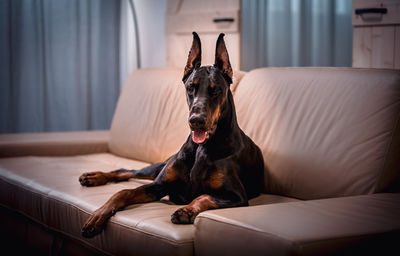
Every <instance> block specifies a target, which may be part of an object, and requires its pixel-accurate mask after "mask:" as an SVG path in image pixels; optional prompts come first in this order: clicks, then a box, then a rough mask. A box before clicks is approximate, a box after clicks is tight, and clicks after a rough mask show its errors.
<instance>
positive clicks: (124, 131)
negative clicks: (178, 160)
mask: <svg viewBox="0 0 400 256" xmlns="http://www.w3.org/2000/svg"><path fill="white" fill-rule="evenodd" d="M182 75H183V69H182V68H181V69H179V68H158V69H156V68H154V69H140V70H136V71H133V72H132V73H131V74H130V75H129V77H128V79H127V81H126V82H125V85H124V87H123V89H122V92H121V95H120V97H119V99H118V103H117V108H116V110H115V113H114V117H113V121H112V125H111V131H110V141H109V148H110V151H111V152H112V153H114V154H116V155H119V156H124V157H128V158H132V159H136V160H140V161H144V162H149V163H155V162H160V161H165V160H166V159H167V158H168V157H169V156H171V155H172V154H174V153H176V152H177V151H178V150H179V148H180V146H182V144H183V143H184V142H185V140H186V138H187V136H188V135H189V128H188V125H187V117H188V112H189V111H188V107H187V104H186V96H185V89H184V85H183V83H182Z"/></svg>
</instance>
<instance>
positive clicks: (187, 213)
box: [171, 195, 248, 224]
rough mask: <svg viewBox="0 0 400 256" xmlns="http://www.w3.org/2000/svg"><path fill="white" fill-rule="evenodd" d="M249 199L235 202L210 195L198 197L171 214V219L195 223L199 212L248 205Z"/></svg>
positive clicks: (178, 221)
mask: <svg viewBox="0 0 400 256" xmlns="http://www.w3.org/2000/svg"><path fill="white" fill-rule="evenodd" d="M247 204H248V203H247V201H244V200H241V201H240V202H239V201H238V202H235V201H231V200H223V199H218V198H216V197H213V196H210V195H201V196H199V197H196V198H195V199H194V200H193V201H192V202H191V203H190V204H188V205H185V206H183V207H181V208H179V209H178V210H176V211H175V212H174V213H173V214H172V215H171V221H172V223H175V224H193V223H194V219H195V218H196V216H197V215H199V213H201V212H204V211H206V210H211V209H217V208H228V207H237V206H244V205H247Z"/></svg>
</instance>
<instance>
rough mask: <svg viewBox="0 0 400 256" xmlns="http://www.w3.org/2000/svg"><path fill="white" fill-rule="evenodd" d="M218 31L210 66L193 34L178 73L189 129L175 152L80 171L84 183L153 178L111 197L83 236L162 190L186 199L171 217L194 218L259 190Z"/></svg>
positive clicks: (258, 162) (257, 168) (260, 168)
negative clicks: (134, 166)
mask: <svg viewBox="0 0 400 256" xmlns="http://www.w3.org/2000/svg"><path fill="white" fill-rule="evenodd" d="M223 36H224V35H223V34H220V36H219V38H218V40H217V47H216V57H215V64H214V66H201V65H200V63H201V43H200V39H199V37H198V35H197V34H196V33H193V44H192V47H191V50H190V53H189V56H188V61H187V65H186V67H185V71H184V77H183V82H184V85H185V88H186V96H187V103H188V106H189V109H190V116H189V126H190V128H191V130H192V133H191V134H190V135H189V137H188V138H187V140H186V142H185V143H184V144H183V146H182V147H181V149H180V150H179V152H178V153H177V154H175V155H173V156H171V157H170V158H169V159H168V160H166V161H165V162H162V163H157V164H154V165H151V166H148V167H146V168H143V169H141V170H124V169H120V170H116V171H113V172H110V173H103V172H94V173H85V174H83V175H82V176H81V177H80V182H81V184H82V185H84V186H95V185H102V184H105V183H107V182H109V181H121V180H126V179H129V178H149V179H154V181H153V182H152V183H150V184H147V185H144V186H142V187H139V188H136V189H132V190H123V191H120V192H118V193H117V194H115V195H114V196H113V197H111V198H110V200H109V201H107V203H106V204H105V205H103V206H102V207H101V208H100V209H98V210H97V211H96V212H95V213H93V214H92V216H91V217H90V218H89V219H88V221H87V222H86V224H85V226H84V227H83V229H82V234H83V235H84V236H86V237H91V236H94V235H95V234H97V233H99V232H100V231H101V230H102V228H103V226H104V224H105V222H106V221H107V219H108V218H109V217H111V216H112V215H113V214H115V212H116V211H117V210H119V209H122V208H123V207H125V206H127V205H129V204H133V203H143V202H149V201H155V200H159V199H160V198H162V197H164V196H165V195H169V198H170V200H171V201H172V202H174V203H176V204H187V205H186V206H183V207H182V208H180V209H178V210H177V211H176V212H175V213H173V214H172V216H171V221H172V222H174V223H193V221H194V219H195V217H196V216H197V215H198V214H199V213H200V212H202V211H204V210H207V209H213V208H226V207H235V206H246V205H248V200H249V199H250V198H253V197H255V196H257V195H258V194H259V193H260V192H261V190H262V189H263V173H264V162H263V157H262V154H261V151H260V149H259V148H258V147H257V146H256V145H255V143H254V142H253V141H252V140H251V139H250V138H249V137H248V136H246V135H245V134H244V132H243V131H242V130H241V129H240V128H239V126H238V123H237V120H236V112H235V106H234V103H233V97H232V93H231V91H230V84H231V83H232V68H231V65H230V63H229V57H228V53H227V51H226V47H225V42H224V40H223ZM195 141H196V142H195Z"/></svg>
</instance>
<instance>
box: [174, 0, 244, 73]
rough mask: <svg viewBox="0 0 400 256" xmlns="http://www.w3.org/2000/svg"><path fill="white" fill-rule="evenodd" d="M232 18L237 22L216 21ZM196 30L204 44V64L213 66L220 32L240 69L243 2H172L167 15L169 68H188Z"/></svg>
mask: <svg viewBox="0 0 400 256" xmlns="http://www.w3.org/2000/svg"><path fill="white" fill-rule="evenodd" d="M216 18H232V19H233V22H214V19H216ZM193 31H196V32H197V33H198V34H199V36H200V39H201V43H202V55H203V56H202V65H212V64H213V63H214V58H215V44H216V41H217V38H218V35H219V33H225V38H224V39H225V42H226V46H227V49H228V52H229V58H230V61H231V64H232V67H233V69H234V70H239V69H240V1H239V0H202V1H198V0H168V6H167V15H166V34H167V35H166V36H167V66H177V67H182V68H183V67H184V65H185V64H186V60H187V56H188V53H189V49H190V46H191V43H192V32H193Z"/></svg>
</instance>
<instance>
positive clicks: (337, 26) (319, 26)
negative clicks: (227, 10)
mask: <svg viewBox="0 0 400 256" xmlns="http://www.w3.org/2000/svg"><path fill="white" fill-rule="evenodd" d="M351 11H352V5H351V1H350V0H251V1H242V30H241V31H242V34H241V40H242V44H241V69H243V70H250V69H254V68H258V67H285V66H286V67H289V66H351V62H352V38H353V27H352V24H351Z"/></svg>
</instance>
